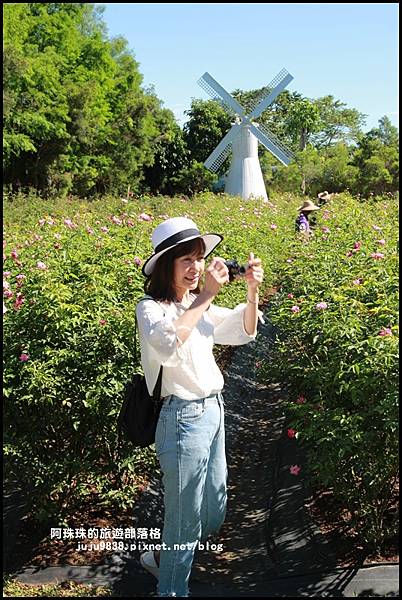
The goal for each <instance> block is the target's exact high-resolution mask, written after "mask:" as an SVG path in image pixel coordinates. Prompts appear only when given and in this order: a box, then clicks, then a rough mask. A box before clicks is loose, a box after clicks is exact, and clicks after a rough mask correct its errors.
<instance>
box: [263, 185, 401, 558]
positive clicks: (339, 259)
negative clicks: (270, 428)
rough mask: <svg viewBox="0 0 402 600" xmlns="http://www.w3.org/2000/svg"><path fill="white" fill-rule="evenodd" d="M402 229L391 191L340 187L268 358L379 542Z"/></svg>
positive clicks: (322, 477) (340, 487)
mask: <svg viewBox="0 0 402 600" xmlns="http://www.w3.org/2000/svg"><path fill="white" fill-rule="evenodd" d="M324 210H325V209H324ZM324 217H327V218H326V219H325V218H324ZM397 235H398V234H397V205H396V202H395V201H393V200H392V199H387V200H386V201H381V200H377V202H373V203H368V202H365V203H360V202H357V201H356V200H353V199H352V198H350V197H348V196H347V195H342V196H337V197H336V199H335V200H334V201H333V202H332V203H331V204H330V205H329V206H328V207H327V211H326V212H324V211H322V213H321V214H320V215H319V217H318V221H317V228H316V232H315V236H314V238H313V239H311V240H310V241H309V242H308V243H306V242H305V241H304V240H297V241H296V242H295V244H294V247H293V253H292V262H291V263H288V267H287V269H286V270H285V272H284V273H283V276H282V277H283V279H282V286H281V290H280V293H279V294H278V295H277V296H276V297H275V298H274V300H273V302H272V304H271V310H270V318H271V319H272V321H273V323H274V324H275V325H276V326H277V327H278V329H279V332H280V334H279V338H278V342H277V344H276V351H275V358H274V362H273V363H272V362H271V363H270V364H267V365H266V368H265V373H267V372H269V371H272V369H275V372H276V373H277V375H278V376H280V377H281V379H283V380H285V381H287V382H288V384H289V389H290V398H289V403H288V406H287V412H288V416H289V422H290V426H291V427H292V428H293V429H295V430H296V431H297V432H298V440H299V441H300V442H303V441H304V442H305V443H306V446H307V448H308V453H309V467H310V472H311V475H312V476H313V478H314V480H315V481H316V482H317V483H318V484H320V485H322V486H325V487H326V488H331V489H332V490H333V492H334V495H335V497H336V498H337V499H338V500H339V501H340V502H341V503H342V504H343V505H344V506H345V509H347V510H348V511H349V512H350V513H351V514H352V523H353V525H354V527H355V529H356V530H358V531H359V537H360V539H361V540H362V541H364V542H365V543H366V544H368V545H373V546H380V545H381V543H382V541H383V540H384V538H385V537H386V536H387V535H389V533H390V532H395V527H396V522H395V521H393V522H388V523H387V522H385V513H386V510H387V508H389V504H390V500H391V498H392V492H393V489H394V484H395V481H396V478H397V475H398V440H399V436H398V379H397V378H398V369H399V367H398V364H399V363H398V332H399V326H398V252H397ZM296 307H297V308H296ZM300 396H301V397H302V398H301V399H300Z"/></svg>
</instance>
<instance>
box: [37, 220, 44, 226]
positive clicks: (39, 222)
mask: <svg viewBox="0 0 402 600" xmlns="http://www.w3.org/2000/svg"><path fill="white" fill-rule="evenodd" d="M45 223H46V219H39V221H38V224H39V225H40V226H41V227H42V225H44V224H45Z"/></svg>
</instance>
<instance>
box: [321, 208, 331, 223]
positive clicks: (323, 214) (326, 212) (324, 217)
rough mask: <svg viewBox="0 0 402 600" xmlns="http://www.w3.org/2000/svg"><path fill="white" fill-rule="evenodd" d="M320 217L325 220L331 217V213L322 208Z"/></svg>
mask: <svg viewBox="0 0 402 600" xmlns="http://www.w3.org/2000/svg"><path fill="white" fill-rule="evenodd" d="M322 218H323V219H325V220H326V221H327V220H328V219H330V218H331V213H330V212H329V210H324V212H323V213H322Z"/></svg>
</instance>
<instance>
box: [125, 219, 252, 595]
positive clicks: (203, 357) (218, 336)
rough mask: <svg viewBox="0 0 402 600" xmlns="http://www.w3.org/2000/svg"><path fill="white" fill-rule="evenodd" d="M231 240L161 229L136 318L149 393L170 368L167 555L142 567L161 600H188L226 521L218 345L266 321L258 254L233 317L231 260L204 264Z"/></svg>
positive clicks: (177, 223)
mask: <svg viewBox="0 0 402 600" xmlns="http://www.w3.org/2000/svg"><path fill="white" fill-rule="evenodd" d="M222 239H223V238H222V236H221V235H219V234H216V233H208V234H201V233H200V231H199V230H198V227H197V225H196V224H195V223H194V221H192V220H191V219H188V218H185V217H174V218H172V219H168V220H167V221H164V222H163V223H161V224H160V225H158V226H157V227H156V229H155V230H154V232H153V234H152V245H153V248H154V251H153V254H152V255H151V256H150V258H149V259H148V260H147V261H146V262H145V264H144V266H143V274H144V275H145V277H146V281H145V285H144V289H145V292H146V294H147V295H146V296H145V298H143V299H142V300H141V301H140V302H138V304H137V308H136V316H137V321H138V331H139V336H140V346H141V363H142V367H143V369H144V374H145V378H146V382H147V387H148V390H149V392H150V393H152V391H153V389H154V386H155V384H156V381H157V378H158V374H159V370H160V366H161V365H162V366H163V372H162V389H161V397H162V398H163V405H162V408H161V412H160V416H159V420H158V425H157V429H156V436H155V449H156V453H157V456H158V459H159V462H160V466H161V471H162V475H163V487H164V508H165V513H164V524H163V531H162V539H161V550H160V551H159V552H157V551H149V552H145V553H143V554H142V555H141V557H140V562H141V565H142V566H143V567H144V569H146V570H147V571H148V572H150V573H152V575H154V576H155V577H156V578H157V579H158V587H157V592H158V595H159V596H160V597H162V596H181V597H186V596H188V595H189V578H190V573H191V567H192V564H193V559H194V553H195V550H196V549H197V547H198V545H199V544H200V542H203V541H206V539H207V538H208V536H210V535H211V534H214V533H217V532H218V531H219V529H220V527H221V525H222V523H223V522H224V519H225V514H226V489H227V487H226V479H227V467H226V456H225V429H224V401H223V396H222V389H223V386H224V380H223V376H222V373H221V371H220V369H219V368H218V366H217V364H216V362H215V359H214V355H213V346H214V344H229V345H241V344H246V343H248V342H250V341H251V340H254V339H255V336H256V334H257V322H258V318H259V316H261V314H262V313H261V311H259V310H258V286H259V284H260V283H261V282H262V280H263V269H262V266H261V260H260V259H259V258H256V257H254V255H253V253H251V252H250V254H249V260H248V266H247V269H246V272H245V274H244V276H243V278H244V281H245V283H246V286H247V295H246V299H245V300H246V301H245V302H244V303H243V304H240V305H238V306H236V307H235V308H234V309H229V308H225V307H221V306H218V305H216V304H215V299H216V297H217V296H218V294H219V292H220V290H221V289H222V286H224V285H226V284H227V283H228V281H229V272H228V267H227V266H226V264H225V261H224V260H223V259H222V258H219V257H215V258H212V259H211V260H210V262H209V264H208V266H206V264H205V259H206V258H207V257H208V256H209V255H210V254H211V252H212V251H213V250H214V249H215V248H216V247H217V246H218V244H219V243H220V242H221V241H222ZM200 548H201V547H200Z"/></svg>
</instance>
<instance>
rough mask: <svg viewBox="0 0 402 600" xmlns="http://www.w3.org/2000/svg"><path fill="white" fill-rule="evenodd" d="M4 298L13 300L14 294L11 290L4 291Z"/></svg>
mask: <svg viewBox="0 0 402 600" xmlns="http://www.w3.org/2000/svg"><path fill="white" fill-rule="evenodd" d="M3 296H4V298H12V297H13V296H14V294H13V292H12V291H11V290H4V292H3Z"/></svg>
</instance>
